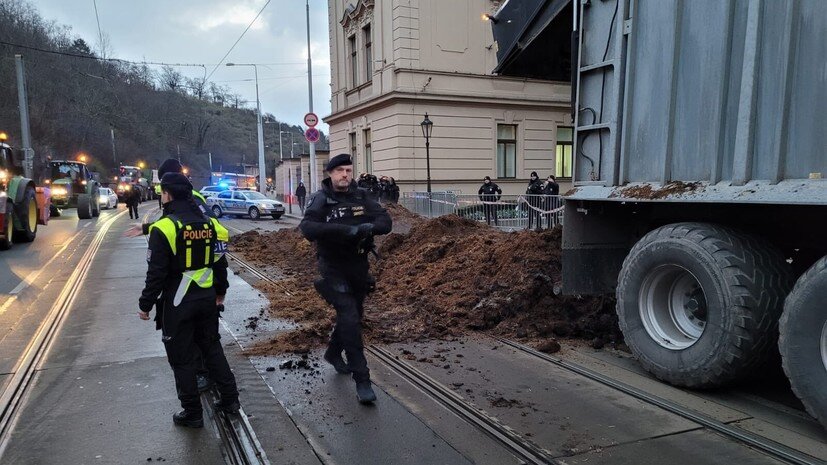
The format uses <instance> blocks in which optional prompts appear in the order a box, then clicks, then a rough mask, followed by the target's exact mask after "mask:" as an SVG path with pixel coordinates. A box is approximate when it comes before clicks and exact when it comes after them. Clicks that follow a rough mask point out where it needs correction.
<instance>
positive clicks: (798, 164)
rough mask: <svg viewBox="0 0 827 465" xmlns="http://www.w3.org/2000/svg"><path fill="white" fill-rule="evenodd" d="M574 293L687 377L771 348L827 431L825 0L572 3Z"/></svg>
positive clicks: (761, 356)
mask: <svg viewBox="0 0 827 465" xmlns="http://www.w3.org/2000/svg"><path fill="white" fill-rule="evenodd" d="M574 6H575V11H574V30H575V35H574V37H575V39H574V40H573V41H572V43H573V47H574V49H575V50H574V54H573V56H574V57H576V59H575V60H573V66H574V67H576V68H575V73H574V74H575V75H576V79H574V80H573V86H574V92H573V94H574V95H575V106H574V126H575V142H574V144H575V147H574V153H575V155H574V173H573V188H572V190H571V191H569V192H568V193H567V194H566V195H565V216H564V218H565V221H564V234H563V291H564V292H565V293H568V294H580V295H596V294H609V293H612V294H615V295H616V297H617V314H618V317H619V324H620V328H621V330H622V331H623V334H624V338H625V340H626V343H627V345H628V346H629V348H630V349H631V351H632V352H633V353H634V355H635V356H636V357H637V359H638V360H639V361H640V363H641V364H642V366H643V367H644V368H646V369H647V370H648V371H649V372H651V373H652V374H654V375H655V376H656V377H657V378H659V379H661V380H664V381H666V382H669V383H671V384H674V385H678V386H686V387H690V388H711V387H717V386H722V385H727V384H731V383H734V382H736V381H740V380H744V379H749V377H750V376H751V375H754V374H755V373H756V372H759V371H760V370H762V369H764V368H765V367H767V366H768V364H771V363H773V361H775V363H777V360H778V354H779V353H780V360H781V363H782V365H783V369H784V372H785V373H786V375H787V377H788V378H789V381H790V383H791V385H792V388H793V391H794V392H795V393H796V395H797V396H798V397H799V398H800V399H801V401H802V403H803V404H804V406H805V407H806V409H807V411H808V412H809V413H810V414H811V415H813V416H814V417H815V418H816V419H818V420H819V421H820V422H821V423H822V425H824V426H826V427H827V307H825V303H824V302H827V240H825V237H827V234H825V231H827V180H825V179H824V176H825V173H827V138H825V128H827V71H825V63H827V40H825V37H827V2H825V1H823V0H789V1H783V2H782V1H778V2H776V1H761V0H745V1H734V0H724V1H716V2H713V1H692V2H663V1H658V0H591V1H587V0H584V1H578V2H574Z"/></svg>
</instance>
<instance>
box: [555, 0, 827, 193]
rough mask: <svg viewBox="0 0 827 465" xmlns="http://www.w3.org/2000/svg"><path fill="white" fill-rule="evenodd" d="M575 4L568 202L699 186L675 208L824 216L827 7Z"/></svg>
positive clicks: (597, 0)
mask: <svg viewBox="0 0 827 465" xmlns="http://www.w3.org/2000/svg"><path fill="white" fill-rule="evenodd" d="M577 4H578V7H579V11H580V14H579V23H580V24H576V27H579V29H580V58H579V63H578V66H579V73H578V83H577V109H578V111H577V115H576V122H575V124H576V143H575V144H576V147H575V153H576V155H575V163H574V165H575V186H577V187H578V189H577V192H575V193H574V194H573V195H571V196H570V198H572V199H578V198H579V199H601V198H602V199H617V197H625V196H623V195H618V189H617V187H616V186H624V185H627V184H629V183H654V184H655V185H665V184H668V183H670V182H673V181H684V182H697V181H700V182H702V184H701V187H700V188H699V189H696V190H693V193H692V195H690V196H683V198H680V199H673V200H679V201H680V200H683V201H693V200H694V201H701V202H702V201H715V202H720V201H724V202H730V201H732V202H758V203H776V204H777V203H806V204H818V205H825V204H827V184H825V183H827V181H823V180H821V179H820V177H821V176H822V173H824V175H825V176H827V142H825V140H827V139H825V137H824V133H825V131H827V1H825V0H723V1H722V0H714V1H713V0H693V1H680V0H590V1H578V2H577ZM576 22H577V20H576ZM678 197H681V196H678ZM660 200H664V198H663V197H661V198H660ZM666 200H669V199H668V198H666Z"/></svg>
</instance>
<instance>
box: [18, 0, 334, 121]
mask: <svg viewBox="0 0 827 465" xmlns="http://www.w3.org/2000/svg"><path fill="white" fill-rule="evenodd" d="M32 3H33V4H34V5H35V6H36V8H38V9H39V11H40V13H41V15H42V16H43V17H44V18H45V19H47V20H54V21H56V22H57V23H60V24H64V25H68V26H71V28H72V32H73V33H74V34H75V35H77V36H79V37H82V38H83V39H84V40H86V41H87V43H89V44H90V46H93V47H98V44H99V40H98V29H97V24H96V21H95V8H94V5H93V0H36V1H33V2H32ZM265 3H267V0H173V1H170V0H140V1H135V0H97V7H98V15H99V17H100V27H101V30H102V31H103V32H104V33H105V34H107V35H108V37H109V42H110V43H111V56H113V57H116V58H123V59H127V60H136V61H141V60H146V61H162V62H171V63H207V64H212V66H207V74H209V73H210V72H211V71H212V69H213V67H214V66H215V64H217V63H218V62H219V60H220V59H221V57H223V56H224V54H225V53H227V51H228V50H229V49H230V47H231V46H232V45H233V43H234V42H235V41H236V40H237V39H238V37H239V36H240V35H241V33H242V32H243V31H244V29H245V28H246V27H247V25H248V24H249V23H250V21H252V19H253V18H254V17H255V15H256V13H258V11H259V10H260V9H261V7H262V6H264V4H265ZM310 34H311V37H310V40H311V42H310V43H311V51H312V56H313V104H314V107H313V108H314V110H315V113H316V114H318V115H319V117H320V118H321V117H324V116H327V115H328V114H329V113H330V85H329V83H330V57H329V55H330V53H329V47H328V25H327V1H326V0H310ZM225 62H235V63H257V64H258V63H261V64H266V66H259V67H258V73H259V76H258V77H259V93H260V97H261V105H262V108H261V110H262V112H266V113H272V114H274V115H276V117H277V118H278V119H279V120H281V121H284V122H290V123H292V124H302V123H301V122H302V120H303V115H304V114H305V113H306V112H307V109H308V99H307V29H306V20H305V0H271V1H270V4H269V5H268V6H267V8H266V9H265V10H264V12H263V13H262V15H261V16H260V17H259V18H258V20H257V21H256V23H255V24H254V25H253V27H251V28H250V30H249V31H247V34H245V36H244V38H243V39H241V42H239V43H238V45H236V47H235V48H234V49H233V51H232V53H231V54H230V55H229V56H228V57H227V59H226V60H225ZM156 69H158V68H157V67H156ZM176 69H177V70H178V71H180V72H181V73H182V74H184V75H187V76H190V77H203V76H204V70H203V69H202V68H192V67H190V68H186V67H181V68H176ZM210 80H211V81H215V82H216V83H219V84H221V85H227V86H229V87H231V88H232V89H233V91H234V92H236V93H238V94H239V95H242V96H243V97H245V98H246V99H247V100H249V102H250V103H249V104H248V105H249V106H251V107H253V108H254V107H255V83H254V82H253V68H251V67H230V68H228V67H225V66H223V65H222V66H220V67H219V68H218V69H217V70H216V71H215V73H214V74H213V75H212V78H211V79H210ZM269 128H271V126H265V131H267V130H269ZM320 128H321V129H323V130H324V131H325V133H327V127H326V126H320Z"/></svg>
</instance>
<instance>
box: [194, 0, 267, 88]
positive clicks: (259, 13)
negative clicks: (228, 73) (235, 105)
mask: <svg viewBox="0 0 827 465" xmlns="http://www.w3.org/2000/svg"><path fill="white" fill-rule="evenodd" d="M270 1H271V0H267V3H265V4H264V6H263V7H261V10H259V11H258V14H257V15H256V17H255V18H253V20H252V21H250V24H248V25H247V27H246V28H245V29H244V32H242V33H241V35H240V36H238V39H236V41H235V43H233V46H232V47H230V49H229V50H227V53H225V54H224V56H223V57H221V60H219V61H218V64H216V65H215V68H213V69H212V71H210V75H209V76H207V79H206V81H209V80H210V78H211V77H212V75H213V74H215V70H217V69H218V67H219V66H221V65H222V64H223V63H224V60H226V59H227V57H228V56H230V53H231V52H232V51H233V49H234V48H235V46H236V45H238V43H239V42H241V39H242V38H244V34H247V31H249V30H250V28H251V27H253V24H254V23H255V22H256V20H257V19H258V17H259V16H261V13H263V12H264V9H265V8H267V5H269V4H270Z"/></svg>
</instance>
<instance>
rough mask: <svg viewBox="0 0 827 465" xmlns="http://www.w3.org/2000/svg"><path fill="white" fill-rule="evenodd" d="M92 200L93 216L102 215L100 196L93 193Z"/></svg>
mask: <svg viewBox="0 0 827 465" xmlns="http://www.w3.org/2000/svg"><path fill="white" fill-rule="evenodd" d="M90 199H91V200H90V202H92V217H93V218H97V217H99V216H101V201H100V197H99V196H97V195H92V196H91V197H90Z"/></svg>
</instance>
